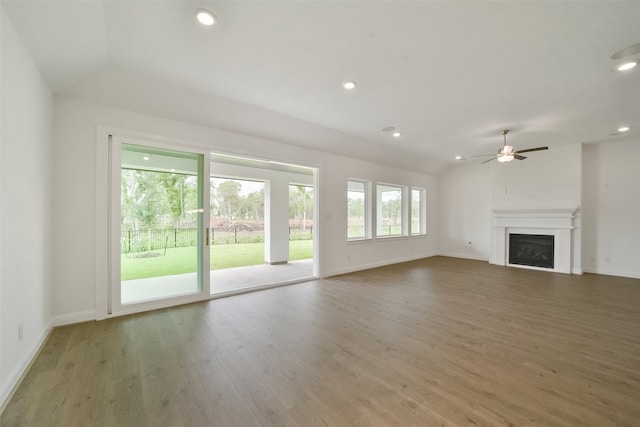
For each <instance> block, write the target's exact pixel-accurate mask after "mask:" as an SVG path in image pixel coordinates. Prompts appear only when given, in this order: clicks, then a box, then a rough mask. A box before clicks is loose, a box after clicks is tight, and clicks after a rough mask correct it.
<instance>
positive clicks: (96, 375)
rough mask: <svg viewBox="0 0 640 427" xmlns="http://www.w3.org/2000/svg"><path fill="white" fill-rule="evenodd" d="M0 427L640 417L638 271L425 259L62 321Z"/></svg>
mask: <svg viewBox="0 0 640 427" xmlns="http://www.w3.org/2000/svg"><path fill="white" fill-rule="evenodd" d="M0 421H1V422H0V424H1V425H2V427H8V426H65V427H66V426H172V427H173V426H178V427H179V426H239V427H250V426H403V427H404V426H545V427H553V426H564V427H566V426H597V427H609V426H629V427H631V426H639V425H640V280H637V279H627V278H619V277H611V276H600V275H593V274H585V275H582V276H578V275H564V274H556V273H548V272H542V271H533V270H523V269H516V268H505V267H499V266H494V265H489V264H488V263H486V262H480V261H470V260H460V259H453V258H445V257H434V258H428V259H424V260H418V261H412V262H408V263H403V264H397V265H393V266H388V267H382V268H377V269H372V270H367V271H362V272H357V273H353V274H347V275H343V276H337V277H334V278H329V279H325V280H317V281H312V282H307V283H302V284H297V285H291V286H286V287H281V288H277V289H272V290H268V291H261V292H255V293H251V294H246V295H241V296H236V297H230V298H223V299H218V300H212V301H209V302H204V303H197V304H191V305H187V306H181V307H175V308H171V309H165V310H159V311H155V312H149V313H143V314H138V315H132V316H127V317H122V318H115V319H110V320H106V321H102V322H90V323H84V324H78V325H72V326H67V327H62V328H58V329H55V330H54V331H53V333H52V335H51V336H50V338H49V340H48V341H47V343H46V344H45V346H44V348H43V350H42V352H41V354H40V355H39V357H38V358H37V359H36V361H35V362H34V364H33V366H32V368H31V369H30V371H29V372H28V374H27V376H26V377H25V379H24V381H23V383H22V384H21V386H20V387H19V388H18V390H17V391H16V393H15V395H14V396H13V398H12V400H11V402H10V403H9V404H8V406H7V408H6V409H5V411H4V413H3V414H2V416H1V418H0Z"/></svg>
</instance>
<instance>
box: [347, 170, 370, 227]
mask: <svg viewBox="0 0 640 427" xmlns="http://www.w3.org/2000/svg"><path fill="white" fill-rule="evenodd" d="M365 197H366V184H365V183H364V182H359V181H348V182H347V239H362V238H365V237H367V233H366V226H367V225H366V223H367V222H366V200H365Z"/></svg>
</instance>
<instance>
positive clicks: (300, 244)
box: [121, 240, 313, 280]
mask: <svg viewBox="0 0 640 427" xmlns="http://www.w3.org/2000/svg"><path fill="white" fill-rule="evenodd" d="M163 253H164V250H157V251H152V252H151V254H152V255H154V256H149V255H148V253H147V252H141V253H137V254H128V255H126V254H122V257H121V270H122V275H121V278H122V280H132V279H142V278H147V277H159V276H170V275H173V274H182V273H194V272H195V271H196V257H197V251H196V248H195V247H194V246H191V247H187V248H168V249H167V254H166V255H163ZM312 257H313V240H292V241H290V242H289V260H290V261H295V260H301V259H309V258H312ZM263 263H264V243H238V244H235V245H213V246H211V269H212V270H220V269H223V268H232V267H246V266H249V265H258V264H263Z"/></svg>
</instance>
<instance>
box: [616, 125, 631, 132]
mask: <svg viewBox="0 0 640 427" xmlns="http://www.w3.org/2000/svg"><path fill="white" fill-rule="evenodd" d="M628 130H629V126H622V127H619V128H618V132H626V131H628Z"/></svg>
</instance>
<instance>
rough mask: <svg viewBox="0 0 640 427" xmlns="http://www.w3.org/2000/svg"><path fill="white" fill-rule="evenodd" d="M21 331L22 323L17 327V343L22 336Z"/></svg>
mask: <svg viewBox="0 0 640 427" xmlns="http://www.w3.org/2000/svg"><path fill="white" fill-rule="evenodd" d="M23 335H24V334H23V329H22V323H21V324H19V325H18V341H20V340H21V339H22V336H23Z"/></svg>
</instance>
